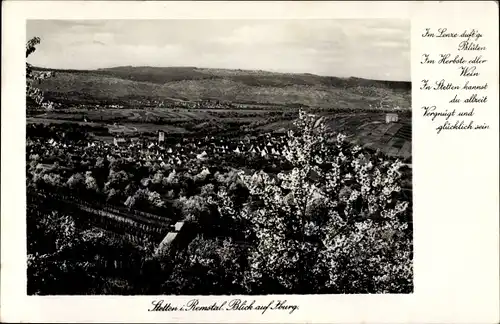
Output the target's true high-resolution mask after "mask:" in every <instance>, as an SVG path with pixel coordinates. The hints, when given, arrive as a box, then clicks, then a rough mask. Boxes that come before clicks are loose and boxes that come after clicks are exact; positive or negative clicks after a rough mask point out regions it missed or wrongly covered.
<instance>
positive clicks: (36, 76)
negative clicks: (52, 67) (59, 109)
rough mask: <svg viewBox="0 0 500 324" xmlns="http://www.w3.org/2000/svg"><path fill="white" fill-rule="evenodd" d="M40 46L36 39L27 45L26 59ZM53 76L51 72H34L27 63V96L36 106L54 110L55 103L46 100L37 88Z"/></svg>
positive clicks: (38, 40)
mask: <svg viewBox="0 0 500 324" xmlns="http://www.w3.org/2000/svg"><path fill="white" fill-rule="evenodd" d="M38 44H40V38H39V37H34V38H32V39H30V40H29V41H28V42H27V43H26V58H28V56H30V55H31V54H32V53H34V52H35V51H36V45H38ZM52 75H53V73H51V72H46V71H45V72H39V71H34V70H33V67H32V66H31V64H29V63H28V62H26V95H27V97H28V98H29V99H31V100H32V101H33V102H34V103H35V104H36V105H38V106H40V107H42V108H45V109H47V110H51V109H53V103H52V102H50V101H46V100H45V99H44V96H43V93H42V91H41V90H40V89H39V88H38V87H36V86H35V84H36V83H40V82H41V81H42V80H44V79H46V78H49V77H51V76H52Z"/></svg>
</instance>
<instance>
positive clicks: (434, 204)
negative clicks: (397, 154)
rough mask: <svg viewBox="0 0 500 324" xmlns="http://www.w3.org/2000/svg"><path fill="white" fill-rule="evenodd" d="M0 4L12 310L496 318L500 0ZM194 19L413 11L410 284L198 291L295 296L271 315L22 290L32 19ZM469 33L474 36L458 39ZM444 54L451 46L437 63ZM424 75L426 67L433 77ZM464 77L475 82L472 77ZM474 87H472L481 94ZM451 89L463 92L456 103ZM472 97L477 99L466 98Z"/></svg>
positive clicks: (378, 319) (135, 315)
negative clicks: (405, 287) (403, 288)
mask: <svg viewBox="0 0 500 324" xmlns="http://www.w3.org/2000/svg"><path fill="white" fill-rule="evenodd" d="M2 5H3V9H4V10H3V11H2V18H3V19H2V27H3V28H2V34H3V35H2V36H3V37H2V42H3V43H2V45H3V46H2V70H3V73H2V120H3V122H2V157H3V158H2V169H3V170H4V172H3V177H2V251H1V252H2V253H1V257H2V259H1V261H2V272H1V276H2V277H1V279H2V280H1V281H2V285H1V297H2V298H1V318H2V320H3V321H6V322H44V321H45V322H47V321H54V322H62V321H66V322H70V321H71V322H73V321H74V322H119V321H124V322H151V323H153V322H162V321H165V322H219V323H225V322H246V323H248V322H255V323H257V322H263V323H264V322H294V323H299V322H311V323H422V322H424V323H430V322H439V323H496V322H498V321H499V320H500V318H499V308H498V305H499V275H498V268H499V254H500V253H499V240H498V238H499V235H498V232H499V217H498V212H499V190H498V189H499V183H498V179H499V174H498V169H499V168H498V166H499V160H498V157H499V141H498V139H499V133H498V130H499V129H498V126H499V125H498V123H499V109H498V105H499V101H498V84H499V78H498V68H499V66H498V54H499V53H498V3H496V2H493V1H477V2H390V3H389V2H345V3H342V2H335V3H334V2H326V1H325V2H259V3H257V2H252V3H250V2H236V3H234V2H233V3H228V2H213V3H211V2H199V3H194V2H193V3H191V2H183V3H181V2H105V1H103V2H93V3H86V2H83V1H81V2H67V3H65V2H59V1H54V2H51V1H40V2H14V1H12V2H9V1H8V2H4V3H3V4H2ZM186 18H191V19H206V18H214V19H242V18H245V19H263V18H266V19H352V18H359V19H364V18H400V19H409V20H410V21H411V80H412V110H413V116H412V118H413V134H412V135H413V148H412V155H413V159H414V160H413V194H414V206H413V219H414V251H415V254H414V293H413V294H409V295H312V296H300V295H293V296H292V295H289V296H252V297H249V296H240V297H229V296H226V297H224V296H204V297H199V298H198V299H199V301H200V303H203V304H206V305H209V304H211V303H214V302H217V303H221V302H223V301H227V302H228V303H229V302H230V301H231V300H233V299H235V298H241V299H242V300H247V301H248V302H251V301H252V300H256V301H257V302H258V303H260V304H267V303H269V302H270V301H271V300H274V301H277V300H286V304H289V305H297V306H298V309H296V310H294V311H293V312H292V313H291V314H290V312H288V311H273V312H267V313H266V314H264V315H263V314H261V313H260V312H255V311H244V310H240V311H214V312H207V311H198V312H196V311H192V312H176V311H163V312H148V309H150V308H151V306H152V302H153V301H154V300H164V301H165V303H167V302H168V303H171V304H172V305H183V304H185V303H187V302H188V301H189V300H192V299H196V298H197V297H196V296H176V297H169V296H163V297H160V296H158V298H153V296H134V297H122V296H71V297H64V296H54V297H38V296H26V275H25V273H26V264H25V262H26V231H25V212H26V207H25V206H26V198H25V156H24V150H23V147H24V145H25V132H24V129H25V114H24V111H25V110H24V104H25V99H24V92H25V83H24V82H25V80H24V77H23V73H22V71H23V69H24V64H25V56H24V53H23V52H24V51H25V40H26V21H27V20H29V19H186ZM439 29H441V31H439ZM443 29H446V31H444V30H443ZM472 31H474V32H473V33H472ZM464 32H465V34H464ZM431 33H433V34H434V36H433V37H431V36H430V34H431ZM453 33H456V34H457V35H455V36H453V35H452V34H453ZM462 34H463V35H462ZM479 34H480V35H481V36H480V37H479V36H478V35H479ZM423 35H426V36H425V37H423ZM437 36H443V37H437ZM461 36H463V37H461ZM463 41H468V42H469V43H468V44H462V42H463ZM425 54H428V55H429V56H428V57H426V56H424V55H425ZM440 54H450V56H448V57H446V58H445V61H444V62H441V63H440V62H439V60H440V59H441V57H440ZM457 55H458V56H459V57H456V56H457ZM426 59H427V61H426V62H425V64H422V62H424V61H425V60H426ZM430 60H434V63H431V62H430ZM446 60H450V61H451V62H450V61H446ZM461 66H464V68H463V69H462V68H461ZM464 70H465V71H464ZM461 73H462V74H463V75H460V74H461ZM422 80H428V82H427V86H429V87H430V89H429V88H426V87H425V86H424V83H425V82H422ZM441 80H442V83H441V85H439V81H441ZM436 81H437V82H438V84H436ZM466 84H467V86H466ZM464 86H465V87H474V86H475V87H476V88H469V89H467V88H465V89H464ZM435 88H437V89H435ZM473 94H476V95H475V96H474V98H473V99H471V96H472V95H473ZM452 99H455V100H458V99H459V100H460V102H451V103H450V101H451V100H452ZM466 99H469V100H468V101H469V102H464V101H465V100H466ZM434 106H435V108H432V107H434ZM423 107H427V108H423ZM453 111H454V113H452V112H453ZM447 122H448V123H447ZM471 122H472V124H471ZM469 127H471V129H467V128H469Z"/></svg>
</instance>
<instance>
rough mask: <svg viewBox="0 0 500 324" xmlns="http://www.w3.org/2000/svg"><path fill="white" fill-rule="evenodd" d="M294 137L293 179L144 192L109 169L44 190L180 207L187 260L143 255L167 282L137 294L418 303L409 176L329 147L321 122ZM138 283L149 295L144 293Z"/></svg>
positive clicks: (160, 176)
mask: <svg viewBox="0 0 500 324" xmlns="http://www.w3.org/2000/svg"><path fill="white" fill-rule="evenodd" d="M295 126H296V132H293V131H290V132H289V133H288V151H287V154H286V159H287V160H288V162H289V163H290V164H291V166H292V168H291V169H290V170H283V171H281V172H279V173H277V174H273V173H267V172H265V171H262V170H253V171H252V170H246V171H241V170H231V171H227V172H217V171H216V172H211V171H209V169H208V168H204V169H202V170H201V171H200V172H196V173H194V174H191V173H189V172H177V171H176V170H171V171H170V172H167V173H164V172H163V170H155V169H154V167H153V166H146V167H145V168H146V171H145V173H142V175H141V177H142V178H141V180H140V181H139V184H138V185H137V186H136V187H134V185H131V178H133V177H134V175H137V174H141V171H140V170H141V168H138V169H134V172H127V171H125V170H123V169H121V167H119V163H116V162H114V161H108V162H106V161H105V160H104V159H102V158H99V159H97V161H96V162H95V165H94V169H93V170H94V171H93V172H90V171H87V172H85V173H76V174H73V175H71V176H70V177H69V178H68V180H66V182H65V184H64V181H62V180H61V178H59V177H57V176H56V175H53V174H51V173H50V172H49V173H48V174H44V175H43V176H41V178H42V179H43V181H44V182H47V183H50V182H52V183H53V184H56V185H62V186H65V187H67V188H71V189H72V190H76V191H77V192H78V193H79V195H80V196H84V195H85V194H82V192H84V191H85V192H88V191H95V192H101V193H102V194H103V195H106V197H107V198H106V199H108V200H113V199H117V200H121V201H122V202H123V200H125V204H126V205H129V206H131V207H132V206H134V207H136V208H139V209H141V210H145V209H148V205H149V206H150V205H153V206H156V207H159V208H161V207H163V206H164V204H165V202H166V201H172V200H173V202H172V205H171V206H173V208H174V209H176V210H177V211H178V212H179V213H180V214H181V215H182V217H183V219H184V220H185V221H186V222H188V223H193V224H196V225H198V226H196V227H195V228H196V229H197V233H198V236H197V238H196V239H195V240H193V241H192V242H191V243H190V245H189V246H188V247H187V248H186V249H182V250H179V251H175V253H171V254H168V255H162V256H155V257H153V256H152V255H149V254H144V255H143V257H142V258H143V261H144V262H146V261H145V260H147V264H148V266H147V267H146V268H144V269H149V270H147V271H146V270H144V269H143V270H137V271H139V272H140V273H142V274H143V275H147V277H148V278H156V279H151V280H150V281H148V279H146V278H142V279H140V278H141V275H140V274H137V276H138V278H139V279H137V278H136V279H133V280H132V279H129V285H130V287H131V288H130V289H129V290H130V291H131V292H132V291H134V292H136V293H137V289H145V290H144V291H142V292H141V293H170V294H175V293H178V294H190V293H192V294H214V293H247V294H254V293H255V294H260V293H380V292H384V293H402V292H411V291H412V277H413V276H412V258H413V254H412V226H411V224H412V223H411V213H410V212H409V209H408V206H409V204H411V201H409V199H408V197H407V196H405V195H403V194H402V188H401V183H402V180H403V177H402V175H403V172H402V170H403V169H404V165H403V164H402V163H401V162H399V161H393V160H390V159H388V158H386V157H384V156H383V155H378V154H369V153H367V152H365V151H363V150H362V149H361V148H359V147H355V146H352V145H350V144H348V143H346V142H345V141H344V138H343V137H342V136H341V135H339V136H338V138H337V141H336V142H335V143H334V144H333V145H331V144H330V143H327V141H326V138H325V134H326V133H325V131H324V127H325V126H324V123H323V121H322V120H321V119H320V120H318V119H317V118H316V117H314V116H313V115H309V114H306V113H303V112H302V113H301V114H300V116H299V119H298V120H297V121H296V125H295ZM107 163H109V164H107ZM99 168H104V170H106V172H102V174H106V173H107V177H106V178H105V179H104V180H101V181H104V182H103V183H102V184H99V182H100V181H97V180H96V178H95V177H94V172H95V170H98V169H99ZM108 170H109V171H108ZM96 173H98V172H96ZM146 174H147V176H144V175H146ZM33 179H35V177H33ZM38 179H40V176H38ZM36 181H40V180H34V182H36ZM119 197H120V198H119ZM54 224H57V222H56V223H54ZM143 250H147V249H145V248H144V249H143ZM234 260H237V261H234ZM231 261H233V262H231ZM134 280H139V281H138V282H143V283H142V284H140V285H139V286H138V287H135V285H136V284H137V283H135V282H134ZM141 280H142V281H141ZM156 280H159V282H157V281H156ZM144 282H149V284H146V283H144ZM153 282H156V283H157V284H158V285H157V286H155V287H156V288H155V287H152V286H151V284H152V283H153ZM145 287H148V288H145ZM148 289H150V290H148Z"/></svg>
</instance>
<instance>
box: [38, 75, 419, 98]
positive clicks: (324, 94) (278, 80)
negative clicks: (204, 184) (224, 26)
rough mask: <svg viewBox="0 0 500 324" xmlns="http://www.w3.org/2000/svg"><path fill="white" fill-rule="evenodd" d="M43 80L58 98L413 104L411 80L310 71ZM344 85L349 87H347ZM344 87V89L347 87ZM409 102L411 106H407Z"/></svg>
mask: <svg viewBox="0 0 500 324" xmlns="http://www.w3.org/2000/svg"><path fill="white" fill-rule="evenodd" d="M35 69H37V70H49V71H54V72H56V77H54V78H50V79H47V80H45V81H44V82H42V83H41V85H40V86H41V87H42V89H43V90H44V91H47V92H49V93H50V96H51V97H52V99H54V100H58V99H60V100H70V101H72V100H73V101H74V100H76V101H79V100H90V101H95V100H111V101H115V100H127V99H130V98H137V99H139V98H144V99H166V98H169V99H172V98H178V99H183V100H200V99H204V98H211V99H216V100H224V101H231V102H255V103H262V104H272V105H274V104H276V105H290V104H294V105H304V106H314V107H331V106H332V105H345V104H346V102H347V101H348V104H349V105H352V104H353V103H354V104H357V103H359V104H361V103H362V102H373V103H374V104H375V103H376V102H377V100H380V98H381V97H385V98H389V99H390V98H392V99H391V100H392V101H394V105H399V106H409V100H408V96H410V95H411V94H410V93H411V82H405V81H381V80H370V79H363V78H356V77H350V78H340V77H330V76H319V75H314V74H310V73H302V74H301V73H296V74H295V73H278V72H269V71H261V70H235V69H212V68H197V67H150V66H118V67H112V68H101V69H96V70H63V69H51V68H42V67H36V68H35ZM345 90H349V91H347V92H345ZM343 92H345V93H343ZM408 108H409V107H408Z"/></svg>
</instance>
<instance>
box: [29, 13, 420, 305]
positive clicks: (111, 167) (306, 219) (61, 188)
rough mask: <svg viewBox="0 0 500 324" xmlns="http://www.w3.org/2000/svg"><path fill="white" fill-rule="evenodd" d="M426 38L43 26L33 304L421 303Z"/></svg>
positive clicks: (138, 23) (308, 22) (238, 27)
mask: <svg viewBox="0 0 500 324" xmlns="http://www.w3.org/2000/svg"><path fill="white" fill-rule="evenodd" d="M410 27H411V21H410V20H409V19H267V20H266V19H246V20H245V19H243V20H236V19H163V20H148V19H144V20H139V19H129V20H117V19H110V20H95V19H94V20H27V22H26V107H25V108H26V148H25V149H26V166H25V167H26V197H27V198H26V209H27V210H26V243H27V294H28V295H131V296H134V295H197V296H203V295H216V296H217V295H319V294H322V295H332V294H412V293H413V292H414V284H413V282H414V281H413V277H414V276H413V181H412V180H413V176H412V109H411V103H412V97H411V90H412V84H411V67H410V46H411V44H410V40H411V35H410ZM22 69H24V66H23V67H22ZM21 109H22V107H21Z"/></svg>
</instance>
